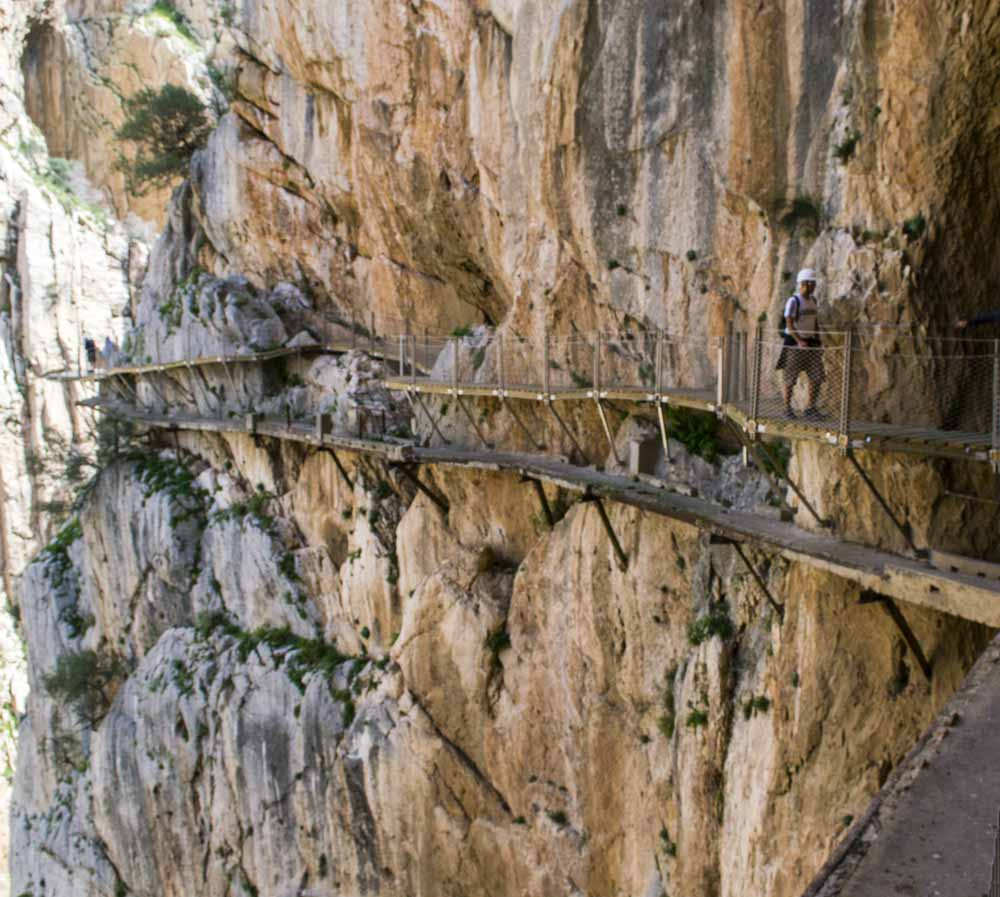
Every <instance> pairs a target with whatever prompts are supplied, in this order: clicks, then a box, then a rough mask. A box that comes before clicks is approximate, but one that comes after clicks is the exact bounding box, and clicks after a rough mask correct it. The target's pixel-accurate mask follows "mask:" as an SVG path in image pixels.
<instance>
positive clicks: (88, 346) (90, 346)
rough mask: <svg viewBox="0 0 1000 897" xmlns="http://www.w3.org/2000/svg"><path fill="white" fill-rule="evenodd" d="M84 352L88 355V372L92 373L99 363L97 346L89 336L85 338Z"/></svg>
mask: <svg viewBox="0 0 1000 897" xmlns="http://www.w3.org/2000/svg"><path fill="white" fill-rule="evenodd" d="M83 351H84V352H85V353H86V355H87V370H90V371H92V370H93V369H94V364H95V363H96V361H97V344H96V343H95V342H94V341H93V340H92V339H91V338H90V337H89V336H85V337H84V338H83Z"/></svg>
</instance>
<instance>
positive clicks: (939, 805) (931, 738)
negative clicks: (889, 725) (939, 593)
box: [803, 636, 1000, 897]
mask: <svg viewBox="0 0 1000 897" xmlns="http://www.w3.org/2000/svg"><path fill="white" fill-rule="evenodd" d="M998 757H1000V636H998V637H996V638H995V639H994V640H993V643H992V645H990V647H989V648H988V649H987V650H986V651H985V652H984V654H983V655H982V656H981V657H980V658H979V660H978V661H977V662H976V665H975V666H974V667H973V668H972V670H971V672H970V673H969V675H968V677H967V678H966V680H965V682H964V683H963V685H962V687H961V688H960V689H959V690H958V692H957V693H956V694H955V695H954V696H953V697H952V698H951V699H950V700H949V701H948V703H947V704H946V705H945V706H944V708H943V709H942V710H941V712H940V713H939V714H938V716H937V718H936V720H935V721H934V723H933V725H931V727H930V728H929V729H928V730H927V732H926V733H925V734H924V735H923V737H922V738H921V739H920V741H918V742H917V744H916V745H915V746H914V747H913V749H912V750H911V751H910V753H909V754H908V755H907V757H906V759H905V760H904V761H903V762H902V763H900V764H899V766H898V767H897V768H896V770H895V771H894V772H893V774H892V776H891V778H890V779H889V781H888V782H887V783H886V785H885V787H884V788H883V789H882V790H881V791H880V792H879V793H878V794H877V795H876V796H875V798H874V800H873V801H872V803H871V805H870V806H869V808H868V811H867V812H866V813H865V815H864V816H863V817H862V818H861V819H859V820H858V821H857V822H856V823H855V824H854V825H853V826H851V828H850V830H849V831H848V833H847V835H846V837H845V838H844V840H843V841H842V842H841V844H840V846H839V848H838V849H837V850H836V851H835V852H834V854H833V856H831V858H830V860H829V861H828V862H827V863H826V865H825V866H824V868H823V869H822V870H821V871H820V873H819V874H818V875H817V876H816V878H815V880H814V881H813V883H812V884H811V885H810V887H809V888H808V889H807V890H806V892H805V894H804V895H803V897H884V895H891V894H903V895H921V897H923V895H941V897H952V895H956V897H957V895H969V897H978V895H980V894H982V895H983V897H986V894H987V893H990V895H991V897H992V892H991V891H990V880H991V872H993V874H997V873H1000V869H998V870H996V872H994V870H993V869H991V865H992V863H993V862H995V861H996V860H995V856H996V854H995V851H996V849H997V845H998V838H1000V832H998V820H997V815H998V813H1000V763H998V762H997V758H998ZM995 880H996V879H994V881H995Z"/></svg>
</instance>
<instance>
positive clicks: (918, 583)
mask: <svg viewBox="0 0 1000 897" xmlns="http://www.w3.org/2000/svg"><path fill="white" fill-rule="evenodd" d="M97 405H98V407H100V408H102V409H103V410H104V411H106V412H108V413H110V414H113V415H114V416H116V417H119V418H123V419H126V420H131V421H136V422H138V423H142V424H146V425H147V426H150V427H155V428H159V429H166V430H191V431H203V432H212V433H220V434H237V433H238V434H244V435H246V434H251V435H259V436H270V437H273V438H276V439H284V440H290V441H293V442H299V443H303V444H306V445H314V446H321V447H324V448H329V449H332V450H334V451H337V450H343V451H347V452H357V453H362V454H367V455H373V456H377V457H381V458H384V459H385V460H386V461H389V462H396V463H400V464H404V465H406V464H410V465H419V464H433V465H440V466H450V467H471V468H477V469H481V470H491V471H507V472H510V473H513V474H517V475H520V476H521V477H525V478H528V479H531V480H537V481H542V482H547V483H551V484H553V485H556V486H559V487H562V488H564V489H567V490H569V491H571V492H576V493H578V494H582V495H585V496H586V497H588V498H593V499H607V500H610V501H615V502H619V503H621V504H625V505H630V506H632V507H635V508H639V509H641V510H643V511H647V512H649V513H653V514H660V515H663V516H665V517H669V518H671V519H674V520H680V521H683V522H684V523H688V524H690V525H692V526H695V527H697V528H699V529H702V530H705V531H708V532H709V533H712V534H713V535H715V536H718V537H721V538H722V539H725V540H732V541H733V542H736V543H741V542H754V543H758V544H759V545H761V546H764V547H768V548H771V549H774V550H776V551H778V552H780V553H781V554H783V555H784V556H785V557H787V558H789V559H791V560H794V561H799V562H801V563H805V564H808V565H810V566H812V567H815V568H818V569H821V570H825V571H828V572H830V573H832V574H834V575H836V576H840V577H843V578H844V579H848V580H850V581H852V582H855V583H857V584H858V586H859V587H860V589H862V590H868V591H871V592H876V593H878V594H881V595H884V596H887V597H890V598H893V599H898V600H900V601H904V602H908V603H911V604H919V605H923V606H925V607H929V608H933V609H934V610H937V611H942V612H944V613H949V614H954V615H956V616H959V617H963V618H965V619H969V620H975V621H977V622H980V623H985V624H987V625H989V626H994V627H1000V580H998V579H995V578H990V577H988V576H985V575H977V574H976V570H977V566H978V562H976V561H974V560H973V559H956V558H954V557H950V558H947V559H946V561H945V563H942V564H941V565H940V568H938V567H935V566H932V564H931V563H930V562H929V561H924V560H919V559H914V558H908V557H905V556H902V555H899V554H895V553H892V552H889V551H883V550H880V549H877V548H871V547H868V546H865V545H860V544H857V543H853V542H847V541H844V540H842V539H838V538H836V537H834V536H832V535H830V534H827V533H817V532H809V531H806V530H803V529H801V528H799V527H797V526H795V525H793V524H791V523H786V522H783V521H780V520H777V519H774V518H770V517H764V516H761V515H759V514H753V513H749V512H742V511H733V510H728V509H726V508H723V507H721V506H719V505H716V504H713V503H712V502H709V501H706V500H704V499H700V498H695V497H692V496H688V495H681V494H679V493H676V492H672V491H670V490H669V489H667V488H660V487H657V486H655V485H652V484H650V483H648V482H647V481H638V482H637V481H635V480H634V479H632V478H631V477H627V476H618V475H615V474H610V473H605V472H602V471H598V470H596V469H594V468H591V467H579V466H576V465H572V464H569V463H567V462H565V461H563V460H559V459H554V458H551V457H544V456H537V455H531V454H521V453H505V452H493V451H487V450H481V451H480V450H469V449H460V448H450V447H441V448H425V447H421V446H418V445H414V444H411V443H406V442H403V441H401V440H391V441H390V440H383V439H373V438H362V437H351V436H344V435H335V434H329V433H326V434H320V432H319V428H318V427H317V426H314V425H311V424H309V423H306V422H295V421H292V422H289V421H287V420H285V419H281V418H261V417H257V416H243V417H239V418H230V419H224V418H213V417H206V416H199V415H193V414H188V413H171V414H169V415H165V414H155V413H151V412H145V411H139V410H137V409H135V408H134V407H130V406H124V405H120V404H112V403H109V402H101V403H97ZM987 566H988V565H987ZM963 571H964V572H963Z"/></svg>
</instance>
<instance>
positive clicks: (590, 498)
mask: <svg viewBox="0 0 1000 897" xmlns="http://www.w3.org/2000/svg"><path fill="white" fill-rule="evenodd" d="M580 501H586V502H592V503H593V504H594V505H595V506H596V508H597V513H598V515H599V516H600V518H601V523H602V524H604V531H605V532H606V533H607V534H608V539H609V541H610V542H611V547H612V548H613V549H614V551H615V557H617V558H618V566H619V567H620V568H621V569H622V570H625V569H627V567H628V555H627V554H625V550H624V549H623V548H622V544H621V542H619V541H618V536H616V535H615V531H614V528H613V527H612V526H611V519H610V518H609V517H608V512H607V511H606V510H605V509H604V502H602V501H601V499H600V497H599V496H597V495H594V494H593V493H592V492H589V491H588V492H585V493H584V494H583V497H582V498H581V499H580Z"/></svg>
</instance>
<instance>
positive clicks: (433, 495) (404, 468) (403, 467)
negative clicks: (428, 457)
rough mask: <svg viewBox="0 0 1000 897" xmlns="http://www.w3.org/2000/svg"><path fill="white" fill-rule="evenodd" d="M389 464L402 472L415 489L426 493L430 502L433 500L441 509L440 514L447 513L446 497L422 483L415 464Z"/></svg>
mask: <svg viewBox="0 0 1000 897" xmlns="http://www.w3.org/2000/svg"><path fill="white" fill-rule="evenodd" d="M390 466H391V467H393V468H395V469H396V470H398V471H399V472H400V473H401V474H403V476H404V477H406V478H407V479H408V480H409V481H410V482H411V483H413V485H414V486H416V487H417V489H419V490H420V491H421V492H423V494H424V495H426V496H427V497H428V498H429V499H430V500H431V501H432V502H434V504H436V505H437V506H438V509H439V510H440V511H441V513H442V514H447V513H448V511H449V510H450V509H451V506H450V505H449V504H448V499H446V498H445V497H444V496H443V495H441V494H440V493H439V492H437V491H436V490H434V489H431V487H430V486H428V485H427V484H426V483H424V482H423V480H421V479H420V477H418V476H417V472H416V469H415V467H416V465H410V464H392V465H390Z"/></svg>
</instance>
